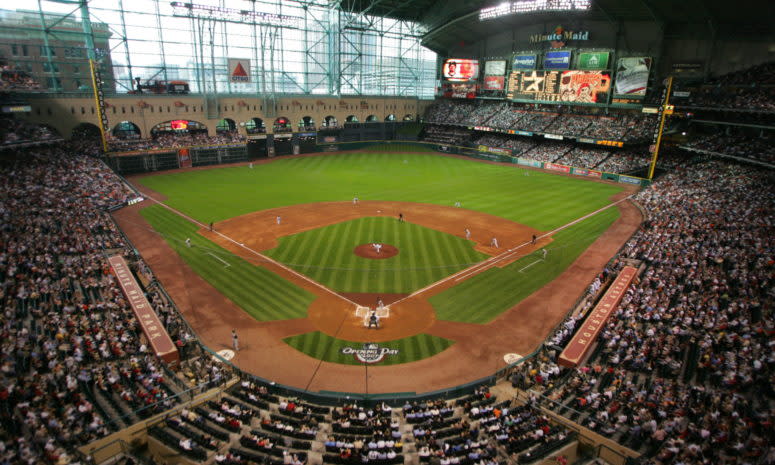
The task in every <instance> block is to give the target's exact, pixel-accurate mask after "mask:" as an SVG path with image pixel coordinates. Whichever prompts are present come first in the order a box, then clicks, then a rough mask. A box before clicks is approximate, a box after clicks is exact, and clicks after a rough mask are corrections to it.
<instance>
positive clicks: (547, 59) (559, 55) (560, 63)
mask: <svg viewBox="0 0 775 465" xmlns="http://www.w3.org/2000/svg"><path fill="white" fill-rule="evenodd" d="M570 54H571V52H570V51H565V52H546V53H545V54H544V69H568V68H570Z"/></svg>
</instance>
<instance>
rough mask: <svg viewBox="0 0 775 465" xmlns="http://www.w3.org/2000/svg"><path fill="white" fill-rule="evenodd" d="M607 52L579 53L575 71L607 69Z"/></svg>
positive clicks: (608, 54)
mask: <svg viewBox="0 0 775 465" xmlns="http://www.w3.org/2000/svg"><path fill="white" fill-rule="evenodd" d="M610 55H611V54H610V53H609V52H583V53H579V61H578V63H577V64H576V68H577V69H608V57H609V56H610Z"/></svg>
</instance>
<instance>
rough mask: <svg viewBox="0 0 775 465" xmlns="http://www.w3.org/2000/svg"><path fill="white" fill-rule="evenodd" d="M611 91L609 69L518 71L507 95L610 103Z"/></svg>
mask: <svg viewBox="0 0 775 465" xmlns="http://www.w3.org/2000/svg"><path fill="white" fill-rule="evenodd" d="M610 91H611V74H610V73H609V72H607V71H575V70H574V71H529V72H528V71H514V72H512V73H511V75H509V86H508V92H507V95H506V97H507V98H509V99H511V100H535V101H542V102H567V103H606V101H607V98H608V93H609V92H610Z"/></svg>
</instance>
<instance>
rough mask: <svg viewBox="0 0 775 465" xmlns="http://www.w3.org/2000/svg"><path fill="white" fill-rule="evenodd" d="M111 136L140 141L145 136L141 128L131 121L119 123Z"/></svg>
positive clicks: (114, 127)
mask: <svg viewBox="0 0 775 465" xmlns="http://www.w3.org/2000/svg"><path fill="white" fill-rule="evenodd" d="M110 134H111V135H112V136H113V137H115V138H117V139H140V138H141V137H142V136H143V134H142V131H140V127H139V126H138V125H136V124H135V123H133V122H131V121H121V122H120V123H117V124H116V125H115V126H113V129H111V131H110Z"/></svg>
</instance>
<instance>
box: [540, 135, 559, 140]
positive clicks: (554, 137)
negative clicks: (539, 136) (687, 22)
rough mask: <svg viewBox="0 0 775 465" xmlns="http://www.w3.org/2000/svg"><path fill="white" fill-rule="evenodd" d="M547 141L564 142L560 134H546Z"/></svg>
mask: <svg viewBox="0 0 775 465" xmlns="http://www.w3.org/2000/svg"><path fill="white" fill-rule="evenodd" d="M544 137H545V138H547V139H555V140H563V137H562V136H560V135H558V134H544Z"/></svg>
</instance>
